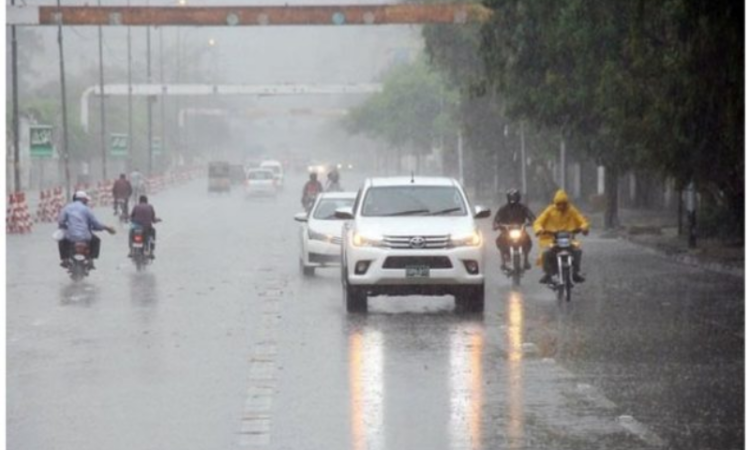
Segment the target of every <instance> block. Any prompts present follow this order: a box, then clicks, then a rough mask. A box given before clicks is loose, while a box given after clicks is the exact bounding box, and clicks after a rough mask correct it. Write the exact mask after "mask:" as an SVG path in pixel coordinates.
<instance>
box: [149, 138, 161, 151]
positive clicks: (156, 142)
mask: <svg viewBox="0 0 750 450" xmlns="http://www.w3.org/2000/svg"><path fill="white" fill-rule="evenodd" d="M151 149H152V151H153V152H154V155H161V138H158V137H155V138H153V141H152V143H151Z"/></svg>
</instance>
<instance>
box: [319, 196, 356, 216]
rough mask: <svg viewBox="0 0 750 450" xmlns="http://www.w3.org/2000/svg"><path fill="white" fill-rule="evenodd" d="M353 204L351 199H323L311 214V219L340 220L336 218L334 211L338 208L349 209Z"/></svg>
mask: <svg viewBox="0 0 750 450" xmlns="http://www.w3.org/2000/svg"><path fill="white" fill-rule="evenodd" d="M353 204H354V199H353V198H324V199H322V200H320V202H318V206H317V208H315V212H314V213H313V218H315V219H318V220H340V219H337V218H336V210H337V209H339V208H351V206H352V205H353Z"/></svg>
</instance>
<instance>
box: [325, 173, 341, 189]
mask: <svg viewBox="0 0 750 450" xmlns="http://www.w3.org/2000/svg"><path fill="white" fill-rule="evenodd" d="M340 178H341V176H340V175H339V171H338V170H336V168H334V169H333V170H331V171H330V172H328V180H327V181H326V192H341V191H343V189H341V184H340V183H339V179H340Z"/></svg>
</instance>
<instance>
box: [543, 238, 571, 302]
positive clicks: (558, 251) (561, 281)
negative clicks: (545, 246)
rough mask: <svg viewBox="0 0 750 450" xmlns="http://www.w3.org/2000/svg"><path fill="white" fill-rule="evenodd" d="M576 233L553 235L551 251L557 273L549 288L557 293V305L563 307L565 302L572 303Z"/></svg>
mask: <svg viewBox="0 0 750 450" xmlns="http://www.w3.org/2000/svg"><path fill="white" fill-rule="evenodd" d="M575 233H576V232H572V233H571V232H568V231H558V232H556V233H553V237H554V240H553V243H552V247H551V248H550V250H549V251H551V252H553V254H554V256H555V261H556V267H557V273H556V274H554V275H553V276H552V282H551V283H549V288H550V289H552V290H553V291H555V292H556V294H557V303H558V304H559V305H562V303H563V300H565V302H566V303H567V302H570V298H571V293H572V290H573V286H575V283H574V282H573V249H574V248H575V247H576V243H575V242H574V237H575Z"/></svg>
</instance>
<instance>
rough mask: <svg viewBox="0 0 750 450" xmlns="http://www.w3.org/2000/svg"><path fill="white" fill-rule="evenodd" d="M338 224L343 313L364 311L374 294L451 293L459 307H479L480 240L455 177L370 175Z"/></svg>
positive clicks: (480, 210)
mask: <svg viewBox="0 0 750 450" xmlns="http://www.w3.org/2000/svg"><path fill="white" fill-rule="evenodd" d="M336 215H337V217H340V218H342V219H348V220H349V222H346V224H345V226H344V229H343V236H342V239H343V242H342V252H341V257H342V270H341V282H342V285H343V292H344V297H345V300H346V306H347V310H348V311H350V312H353V311H366V310H367V297H368V296H375V295H388V296H406V295H453V296H454V297H455V299H456V306H457V307H458V308H459V309H463V310H466V311H472V312H481V311H483V310H484V274H483V270H484V259H483V239H482V234H481V232H480V231H479V229H478V227H477V225H476V223H475V221H474V219H478V218H486V217H489V215H490V210H489V209H487V208H484V207H481V206H476V207H474V208H472V207H471V205H470V203H469V200H468V198H467V196H466V193H465V192H464V189H463V187H462V186H461V184H460V183H459V182H458V181H456V180H454V179H452V178H427V177H417V178H412V177H397V178H370V179H367V180H366V181H365V183H364V185H363V186H362V188H361V190H360V191H359V193H358V195H357V200H356V202H355V204H354V206H353V207H352V208H349V209H347V208H342V209H339V210H337V211H336Z"/></svg>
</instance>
